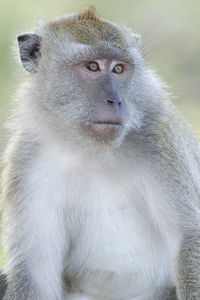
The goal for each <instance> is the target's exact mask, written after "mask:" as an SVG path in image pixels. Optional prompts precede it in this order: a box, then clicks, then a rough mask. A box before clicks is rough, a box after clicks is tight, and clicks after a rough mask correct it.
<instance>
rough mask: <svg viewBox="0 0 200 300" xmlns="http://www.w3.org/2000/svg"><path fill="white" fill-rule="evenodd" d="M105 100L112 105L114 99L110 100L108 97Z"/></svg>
mask: <svg viewBox="0 0 200 300" xmlns="http://www.w3.org/2000/svg"><path fill="white" fill-rule="evenodd" d="M107 102H108V104H112V105H113V104H115V101H113V100H110V99H108V100H107Z"/></svg>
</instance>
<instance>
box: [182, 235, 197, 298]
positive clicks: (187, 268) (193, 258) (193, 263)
mask: <svg viewBox="0 0 200 300" xmlns="http://www.w3.org/2000/svg"><path fill="white" fill-rule="evenodd" d="M177 294H178V299H181V300H198V299H200V230H199V231H195V230H194V231H193V232H191V233H188V234H185V237H184V238H183V241H182V244H181V248H180V253H179V256H178V259H177Z"/></svg>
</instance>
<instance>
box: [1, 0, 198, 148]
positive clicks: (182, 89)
mask: <svg viewBox="0 0 200 300" xmlns="http://www.w3.org/2000/svg"><path fill="white" fill-rule="evenodd" d="M88 4H90V5H94V6H95V7H96V8H97V10H98V12H99V14H100V15H101V16H103V17H104V18H107V19H108V20H110V21H113V22H116V23H119V24H121V25H123V24H124V25H126V26H127V25H128V26H130V27H132V28H133V30H134V31H135V32H137V33H140V34H141V35H142V48H143V49H144V53H145V56H146V59H147V60H148V62H149V64H150V65H151V66H153V67H154V69H155V70H157V71H158V73H159V75H161V76H162V77H163V79H164V81H166V82H167V83H168V84H169V85H170V86H171V87H172V91H173V94H174V96H175V97H174V99H173V101H174V102H175V103H176V105H177V106H178V107H179V109H180V110H181V111H182V112H183V114H184V115H185V116H186V118H187V119H188V120H189V121H190V123H192V125H193V127H194V129H195V130H196V132H197V134H199V136H200V97H199V95H200V0H123V1H122V0H95V1H92V0H87V1H83V0H56V1H51V0H18V1H15V0H0V153H1V152H2V150H3V149H4V147H5V143H6V135H7V134H6V131H5V130H4V129H3V124H4V121H5V120H6V119H7V117H8V115H9V106H10V103H11V101H12V99H13V97H14V94H15V91H16V89H17V85H18V84H19V82H20V81H21V80H23V76H22V74H23V71H22V69H23V68H22V66H21V65H20V64H18V63H17V61H16V59H15V55H14V53H13V45H14V43H16V36H17V35H18V34H19V33H22V32H25V31H29V30H31V29H32V28H34V27H35V26H37V23H38V20H40V19H43V20H48V19H50V18H52V17H55V16H58V15H62V14H68V13H73V12H76V11H77V10H78V9H80V8H81V7H83V6H85V5H88Z"/></svg>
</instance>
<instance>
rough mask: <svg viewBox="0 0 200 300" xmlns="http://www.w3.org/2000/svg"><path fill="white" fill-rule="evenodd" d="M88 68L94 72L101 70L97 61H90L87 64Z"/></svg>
mask: <svg viewBox="0 0 200 300" xmlns="http://www.w3.org/2000/svg"><path fill="white" fill-rule="evenodd" d="M86 68H87V69H88V70H90V71H92V72H96V71H99V65H98V63H96V62H95V61H90V62H89V63H88V64H86Z"/></svg>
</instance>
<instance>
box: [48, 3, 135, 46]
mask: <svg viewBox="0 0 200 300" xmlns="http://www.w3.org/2000/svg"><path fill="white" fill-rule="evenodd" d="M48 27H49V29H51V30H53V31H67V32H69V33H70V34H71V35H72V36H73V37H74V38H75V39H76V40H77V41H78V42H80V43H83V44H88V45H96V44H97V43H98V42H99V41H104V42H106V41H107V42H112V44H114V45H115V46H116V47H117V48H119V47H120V48H121V49H124V50H125V49H126V48H127V41H126V39H125V37H124V33H123V30H122V29H121V28H119V27H118V26H117V25H113V24H112V23H110V22H108V21H106V20H104V19H102V18H100V17H99V16H98V15H97V12H96V9H95V8H94V7H85V8H83V9H82V10H80V11H79V12H78V13H77V14H74V15H71V16H63V17H60V18H58V19H55V20H52V21H50V22H48ZM138 38H139V36H138V35H134V36H133V39H134V42H137V41H138Z"/></svg>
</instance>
